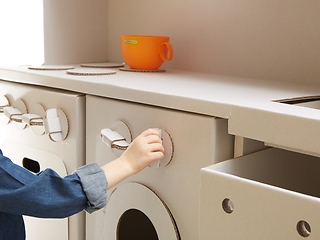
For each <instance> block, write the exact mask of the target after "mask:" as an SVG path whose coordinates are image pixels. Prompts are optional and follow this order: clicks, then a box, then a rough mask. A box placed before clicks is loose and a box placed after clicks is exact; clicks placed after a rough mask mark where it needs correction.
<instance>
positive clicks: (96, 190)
mask: <svg viewBox="0 0 320 240" xmlns="http://www.w3.org/2000/svg"><path fill="white" fill-rule="evenodd" d="M73 173H75V174H77V175H78V177H79V178H80V181H81V184H82V188H83V191H84V192H85V194H86V196H87V198H88V206H87V207H86V208H85V211H87V212H88V213H93V212H94V211H97V210H99V209H101V208H103V207H104V206H105V205H106V202H107V187H108V181H107V178H106V175H105V173H104V171H103V170H102V168H101V167H100V166H99V165H98V164H97V163H90V164H88V165H85V166H82V167H80V168H78V169H76V170H75V171H74V172H73Z"/></svg>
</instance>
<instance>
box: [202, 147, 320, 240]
mask: <svg viewBox="0 0 320 240" xmlns="http://www.w3.org/2000/svg"><path fill="white" fill-rule="evenodd" d="M319 167H320V162H319V159H318V158H316V157H312V156H308V155H303V154H298V153H293V152H289V151H285V150H280V149H274V148H270V149H266V150H262V151H259V152H256V153H252V154H248V155H245V156H243V157H239V158H235V159H231V160H228V161H224V162H221V163H218V164H216V165H212V166H209V167H207V168H203V169H202V170H201V189H200V198H201V201H200V206H201V207H200V239H201V240H208V239H212V237H213V236H214V237H215V238H217V239H230V240H231V239H248V240H251V239H252V240H255V239H262V240H264V239H266V240H267V239H268V240H270V239H279V240H280V239H297V240H298V239H302V237H309V238H308V239H317V238H319V236H320V231H319V229H318V225H319V218H318V214H317V209H318V208H319V204H320V199H319V197H320V191H319V188H318V186H317V184H316V183H317V182H319V174H318V169H319Z"/></svg>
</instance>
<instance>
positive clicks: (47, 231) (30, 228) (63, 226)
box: [1, 140, 68, 240]
mask: <svg viewBox="0 0 320 240" xmlns="http://www.w3.org/2000/svg"><path fill="white" fill-rule="evenodd" d="M1 149H2V151H3V153H4V154H5V155H6V156H7V157H9V158H10V159H11V160H12V161H13V162H14V163H15V164H18V165H20V166H22V167H25V168H27V169H29V170H31V171H33V172H40V171H42V170H45V169H46V168H51V169H53V170H55V171H56V172H57V173H58V174H59V175H60V176H65V175H67V171H66V168H65V165H64V163H63V161H62V159H61V158H60V157H59V156H58V155H56V154H53V153H50V152H46V151H43V150H40V149H36V148H33V147H30V146H27V145H25V144H21V143H19V142H16V141H13V140H6V141H5V142H4V143H3V145H2V146H1ZM17 149H18V150H17ZM23 218H24V222H25V226H26V239H27V240H43V239H45V240H56V239H59V240H68V218H63V219H40V218H34V217H27V216H24V217H23Z"/></svg>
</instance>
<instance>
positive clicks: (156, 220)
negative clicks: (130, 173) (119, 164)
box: [98, 182, 180, 240]
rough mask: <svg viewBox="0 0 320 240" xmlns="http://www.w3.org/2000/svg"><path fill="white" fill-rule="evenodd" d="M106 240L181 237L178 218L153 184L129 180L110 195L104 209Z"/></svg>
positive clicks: (167, 239) (104, 236)
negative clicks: (154, 189)
mask: <svg viewBox="0 0 320 240" xmlns="http://www.w3.org/2000/svg"><path fill="white" fill-rule="evenodd" d="M104 213H105V214H104V219H103V221H102V222H103V227H102V229H103V231H101V233H102V235H101V236H100V238H98V239H105V240H107V239H108V240H129V239H130V240H135V239H148V240H163V239H165V240H179V239H180V236H179V232H178V228H177V226H176V223H175V221H174V218H173V216H172V214H171V212H170V210H169V208H168V207H167V206H166V204H165V202H164V201H163V200H162V199H161V198H160V197H159V196H158V195H157V194H156V193H155V192H154V191H152V190H151V189H150V188H148V187H147V186H144V185H142V184H139V183H134V182H127V183H124V184H121V185H120V186H119V187H117V188H116V189H115V190H114V191H113V192H112V193H111V195H110V196H109V199H108V202H107V205H106V207H105V210H104Z"/></svg>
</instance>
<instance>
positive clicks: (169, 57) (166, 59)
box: [159, 42, 173, 61]
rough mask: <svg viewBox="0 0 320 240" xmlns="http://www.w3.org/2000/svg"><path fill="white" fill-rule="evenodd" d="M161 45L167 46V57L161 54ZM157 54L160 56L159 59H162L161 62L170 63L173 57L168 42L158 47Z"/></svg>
mask: <svg viewBox="0 0 320 240" xmlns="http://www.w3.org/2000/svg"><path fill="white" fill-rule="evenodd" d="M163 44H165V45H166V46H167V48H168V53H169V55H168V56H166V55H164V54H163V52H162V51H160V49H161V46H162V45H163ZM159 54H160V57H161V58H162V60H163V61H170V60H171V59H172V57H173V49H172V46H171V44H170V43H169V42H163V43H161V44H160V46H159Z"/></svg>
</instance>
